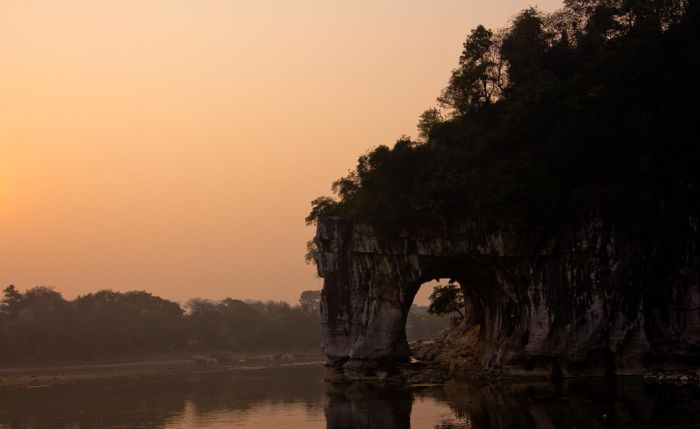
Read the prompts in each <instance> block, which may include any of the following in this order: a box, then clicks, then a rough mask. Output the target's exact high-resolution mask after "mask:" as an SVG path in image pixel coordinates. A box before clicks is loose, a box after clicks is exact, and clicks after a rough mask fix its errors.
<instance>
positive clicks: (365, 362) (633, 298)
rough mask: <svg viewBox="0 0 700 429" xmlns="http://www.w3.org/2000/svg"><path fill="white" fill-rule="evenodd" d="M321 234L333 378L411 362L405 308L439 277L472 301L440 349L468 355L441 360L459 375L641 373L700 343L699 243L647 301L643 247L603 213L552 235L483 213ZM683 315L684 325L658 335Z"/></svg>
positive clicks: (340, 227) (329, 224) (330, 224)
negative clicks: (444, 222) (654, 360)
mask: <svg viewBox="0 0 700 429" xmlns="http://www.w3.org/2000/svg"><path fill="white" fill-rule="evenodd" d="M695 234H696V235H695V236H693V237H691V238H692V239H691V240H690V241H689V243H693V240H694V242H695V243H697V232H696V233H695ZM315 244H316V247H317V252H316V253H315V254H314V258H315V261H316V264H317V268H318V273H319V275H320V276H321V277H323V278H324V288H323V294H322V301H321V314H322V323H323V330H324V343H323V351H324V352H325V354H326V355H327V357H328V363H329V365H328V367H329V368H330V369H331V373H330V375H329V377H333V376H342V377H343V378H349V379H365V378H377V377H380V378H381V377H383V376H386V375H387V374H390V373H391V372H392V371H393V370H394V369H395V368H396V366H397V364H400V363H402V362H405V361H407V360H408V358H409V356H410V350H409V347H408V344H407V342H406V336H405V319H406V315H407V313H408V310H409V309H410V307H411V304H412V302H413V298H414V297H415V294H416V292H417V291H418V288H419V287H420V286H421V284H423V283H424V282H426V281H428V280H430V279H434V278H439V277H450V278H453V279H455V280H456V281H457V282H458V283H459V284H460V285H461V287H462V288H463V291H464V293H465V298H466V299H467V300H469V302H470V303H471V309H472V311H470V316H469V318H467V320H466V321H465V322H464V323H463V326H462V328H461V333H460V332H458V333H457V334H458V337H459V338H458V340H457V341H454V342H451V343H448V344H445V345H444V347H445V348H446V349H451V352H452V353H443V354H442V355H443V356H448V355H449V356H453V357H460V356H461V358H459V359H456V360H455V359H453V360H452V361H443V362H441V364H443V365H444V366H445V367H446V368H447V367H449V369H450V370H451V371H452V372H454V373H469V374H475V373H478V374H492V375H508V376H550V375H552V374H553V373H554V374H555V375H556V374H561V375H578V374H602V373H605V372H610V371H615V372H616V373H618V374H619V373H637V372H639V371H641V369H642V368H643V367H644V365H645V361H646V360H648V359H649V357H650V356H655V355H658V354H659V353H661V354H665V355H667V356H675V355H678V354H684V353H687V352H688V350H689V349H688V344H691V343H692V344H700V341H699V340H700V314H698V312H693V311H692V310H691V307H692V306H693V303H700V290H699V289H700V286H699V284H698V283H699V282H698V274H697V266H698V264H697V257H696V255H695V253H694V249H695V247H692V246H691V247H688V249H685V254H684V255H685V256H684V257H685V260H686V261H687V263H686V269H684V270H683V271H678V269H676V270H675V271H673V272H670V273H669V274H668V276H666V277H664V278H663V279H661V281H662V284H659V285H656V287H661V288H664V287H667V288H669V290H675V292H674V293H670V294H664V296H667V297H668V301H664V302H661V301H658V300H657V301H655V302H654V303H651V304H650V303H649V302H648V301H647V302H645V298H648V296H650V294H649V292H650V290H652V289H649V288H648V287H646V286H645V284H646V283H645V282H647V280H648V279H645V275H647V273H648V272H649V271H650V269H651V268H652V267H651V266H649V265H645V259H644V254H643V252H642V251H641V250H640V249H639V248H638V247H636V246H634V245H631V244H630V243H628V242H626V241H625V240H624V237H620V236H618V235H616V234H615V233H614V232H613V231H612V229H611V228H607V227H605V226H604V225H601V224H598V223H591V224H590V225H587V226H586V227H585V228H581V229H580V230H577V231H571V232H569V233H562V234H559V235H558V236H557V237H554V238H550V239H547V240H545V239H542V238H541V237H539V238H538V236H537V234H535V233H531V232H527V233H524V232H522V231H516V230H514V229H512V228H506V227H503V228H487V227H486V226H484V225H482V224H479V223H476V222H473V223H463V224H460V225H456V226H451V227H440V228H437V227H431V228H422V229H418V228H416V229H415V230H413V231H410V232H403V233H397V234H380V233H377V231H376V230H374V229H373V228H371V227H368V226H366V225H359V224H354V223H352V222H350V221H347V220H345V219H342V218H336V217H329V218H324V219H321V220H320V221H319V223H318V225H317V233H316V237H315ZM689 246H690V244H689ZM688 266H692V268H693V270H691V271H692V273H690V272H689V270H688V269H687V268H688ZM651 295H654V296H656V295H658V294H653V293H652V294H651ZM684 309H685V310H684ZM658 310H663V311H661V312H659V311H658ZM669 312H670V313H673V315H672V316H671V317H666V316H660V314H661V313H664V314H666V315H669V314H670V313H669ZM674 318H676V319H678V318H680V319H682V320H683V329H682V332H678V331H677V330H676V332H675V334H674V335H675V338H673V339H672V340H671V341H669V339H668V338H666V339H665V340H660V338H663V336H664V335H665V334H666V333H668V332H670V331H671V330H672V329H673V328H672V327H671V326H670V324H673V323H675V324H676V325H677V324H678V323H677V322H672V319H674ZM470 329H471V331H470ZM662 343H663V344H662ZM460 359H461V360H460Z"/></svg>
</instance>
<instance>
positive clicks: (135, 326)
mask: <svg viewBox="0 0 700 429" xmlns="http://www.w3.org/2000/svg"><path fill="white" fill-rule="evenodd" d="M320 300H321V292H320V291H317V290H308V291H304V292H302V293H301V296H300V299H299V303H298V304H297V305H290V304H288V303H287V302H282V301H266V302H262V301H241V300H238V299H231V298H227V299H224V300H222V301H210V300H204V299H192V300H190V301H188V302H186V303H185V304H184V305H183V306H180V305H179V304H178V303H176V302H172V301H168V300H166V299H163V298H160V297H157V296H154V295H152V294H150V293H148V292H143V291H133V292H114V291H111V290H102V291H99V292H96V293H90V294H87V295H81V296H79V297H77V298H75V299H73V300H66V299H64V298H63V296H62V295H61V294H60V293H59V292H57V291H55V290H53V289H51V288H48V287H35V288H32V289H29V290H26V291H24V292H21V291H19V290H18V289H17V288H16V287H15V286H12V285H11V286H8V287H6V288H5V289H4V290H3V291H2V294H1V295H0V363H3V364H8V363H9V364H34V363H49V362H51V363H53V362H77V361H80V362H86V361H99V360H105V359H125V358H138V357H142V356H154V355H163V356H166V355H177V354H183V353H191V354H195V353H197V354H198V353H224V352H230V353H236V352H243V353H248V352H279V351H293V350H318V349H319V348H320V345H321V320H320V310H319V304H320ZM414 307H415V306H414ZM444 325H445V321H444V320H439V319H438V318H437V317H436V316H434V315H432V314H428V313H427V307H420V308H419V307H415V309H414V311H412V312H411V313H410V315H409V322H408V324H407V330H408V332H409V338H412V339H418V338H426V337H429V336H431V335H432V334H434V333H435V332H437V331H439V330H441V329H444V327H445V326H444Z"/></svg>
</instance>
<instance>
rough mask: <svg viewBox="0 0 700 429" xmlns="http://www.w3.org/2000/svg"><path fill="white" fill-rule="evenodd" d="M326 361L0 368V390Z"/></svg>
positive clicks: (272, 356)
mask: <svg viewBox="0 0 700 429" xmlns="http://www.w3.org/2000/svg"><path fill="white" fill-rule="evenodd" d="M322 363H325V359H324V357H323V355H322V354H321V353H319V352H297V353H266V354H262V353H261V354H251V355H246V356H240V357H237V358H233V359H231V360H223V361H217V360H216V359H215V358H213V357H210V356H208V355H197V356H192V357H190V358H181V357H178V358H173V359H159V360H135V361H130V362H116V363H88V364H75V365H60V366H56V365H53V366H16V367H14V366H13V367H0V389H19V388H25V389H37V388H42V387H48V386H52V385H56V384H68V383H81V382H92V381H99V380H118V379H139V378H147V377H158V376H165V375H186V374H205V373H216V372H226V371H236V370H238V371H240V370H254V369H263V368H274V367H283V366H298V365H312V364H322Z"/></svg>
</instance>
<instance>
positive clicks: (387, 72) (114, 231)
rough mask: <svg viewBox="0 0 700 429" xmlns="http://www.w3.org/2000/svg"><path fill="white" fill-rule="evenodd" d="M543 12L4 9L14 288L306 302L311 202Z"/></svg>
mask: <svg viewBox="0 0 700 429" xmlns="http://www.w3.org/2000/svg"><path fill="white" fill-rule="evenodd" d="M530 5H538V6H539V7H540V8H541V10H543V11H551V10H553V9H555V8H557V7H559V6H560V5H561V1H554V0H547V1H545V0H541V1H537V2H530V1H526V0H522V1H521V0H517V1H513V0H494V1H492V2H488V3H484V2H478V1H476V0H468V1H457V0H445V1H440V2H416V1H413V2H399V1H396V0H392V1H383V2H369V1H363V2H354V3H352V4H351V3H345V2H328V3H317V2H311V1H300V2H294V3H293V4H292V2H289V3H276V2H223V1H214V0H209V1H198V2H186V1H165V0H154V1H148V2H142V1H139V2H137V1H124V2H111V3H110V4H104V3H102V2H91V1H87V0H76V1H69V2H61V3H60V4H59V3H57V2H56V3H52V2H42V1H36V2H23V1H5V2H3V3H2V5H0V23H1V25H0V40H1V42H0V54H2V56H3V58H4V61H3V67H2V68H0V91H2V93H3V95H4V103H3V114H2V115H0V229H1V230H2V235H3V239H2V240H1V241H0V286H2V287H4V286H6V285H8V284H15V285H16V286H17V287H19V288H20V289H28V288H31V287H34V286H39V285H44V286H52V287H55V288H56V290H57V291H59V292H61V293H63V294H64V296H65V297H66V298H69V299H71V298H74V297H75V296H77V295H79V294H86V293H89V292H94V291H96V290H99V289H113V290H115V291H126V290H146V291H148V292H151V293H153V294H156V295H159V296H162V297H164V298H168V299H172V300H176V301H180V302H184V301H186V300H187V299H189V298H194V297H202V298H210V299H223V298H225V297H234V298H240V299H257V300H271V299H274V300H285V301H289V302H296V301H297V299H298V296H299V293H300V292H301V291H302V290H307V289H319V288H320V287H321V279H318V278H316V276H315V268H314V267H312V266H309V265H306V264H305V263H304V253H305V243H306V241H307V240H308V239H309V238H311V237H312V235H313V228H312V227H308V226H306V225H305V224H304V217H305V216H306V215H307V213H308V211H309V209H310V205H309V203H310V201H311V200H312V199H314V198H315V197H316V196H318V195H322V194H328V193H330V190H329V187H330V184H331V183H332V181H334V180H335V179H337V178H339V177H340V176H343V175H345V174H346V173H347V171H348V169H350V168H352V167H353V166H354V164H355V161H356V160H357V157H358V156H359V155H360V154H362V153H364V152H365V151H367V150H368V149H369V148H372V147H374V146H377V145H380V144H392V143H393V142H394V141H395V140H396V138H398V137H399V136H400V135H402V134H407V135H412V136H415V135H416V130H415V125H416V122H417V119H418V115H419V114H420V113H421V112H422V111H424V110H425V109H427V108H430V107H433V106H434V105H435V98H436V97H437V96H438V94H439V92H440V89H442V88H443V87H444V86H445V85H446V83H447V81H448V78H449V76H450V72H451V70H452V68H454V67H455V66H456V64H457V61H458V58H459V54H460V52H461V50H462V43H463V41H464V39H465V37H466V36H467V34H468V33H469V30H470V29H472V28H473V27H475V26H476V25H478V24H484V25H486V26H488V27H491V28H494V29H495V28H498V27H502V26H504V25H506V24H507V21H508V19H509V18H510V17H511V16H512V15H513V14H514V13H515V12H516V11H518V10H519V9H523V8H526V7H528V6H530ZM425 295H427V293H426V290H425V288H424V289H423V291H422V293H421V298H419V299H418V300H417V301H416V303H419V304H424V303H425Z"/></svg>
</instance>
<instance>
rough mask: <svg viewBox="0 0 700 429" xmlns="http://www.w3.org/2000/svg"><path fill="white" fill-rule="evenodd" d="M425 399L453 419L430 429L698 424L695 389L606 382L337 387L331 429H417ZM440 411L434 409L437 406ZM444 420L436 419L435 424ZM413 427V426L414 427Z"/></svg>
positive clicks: (330, 407)
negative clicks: (443, 406) (447, 410)
mask: <svg viewBox="0 0 700 429" xmlns="http://www.w3.org/2000/svg"><path fill="white" fill-rule="evenodd" d="M424 399H432V400H433V401H434V403H437V404H441V403H442V404H446V405H449V407H450V408H451V410H452V416H450V418H444V417H442V418H437V419H436V420H435V421H434V423H433V424H432V425H431V426H430V427H434V428H440V429H448V428H455V429H456V428H460V429H461V428H474V429H481V428H512V427H517V428H562V427H570V428H576V427H580V428H604V427H640V426H643V427H651V428H657V427H658V428H662V427H671V426H681V427H685V426H686V425H698V424H700V392H699V391H698V389H697V388H690V387H687V388H684V387H678V386H659V385H655V386H652V385H645V384H644V383H643V382H642V380H626V381H625V380H623V381H619V382H618V383H615V384H611V383H609V382H606V381H605V380H603V379H599V380H598V379H594V380H585V381H571V382H568V383H567V384H566V385H553V384H552V383H550V382H537V383H532V382H530V383H525V382H523V383H504V384H484V385H479V384H471V385H466V384H449V385H447V386H445V387H430V388H422V389H421V388H419V389H413V390H412V391H407V390H403V389H394V390H392V389H387V388H372V387H365V388H359V387H355V386H352V387H346V388H340V389H338V388H336V389H334V390H333V391H332V392H331V393H329V400H328V402H327V404H326V418H327V420H328V428H329V429H349V428H353V429H365V428H367V429H369V428H389V429H403V428H410V427H413V429H416V428H417V427H424V426H416V417H417V415H419V414H425V412H424V411H423V412H419V410H417V409H416V408H417V405H419V406H420V407H425V406H426V405H425V404H421V402H423V400H424ZM433 406H434V405H433ZM439 414H440V413H436V412H433V415H434V416H435V417H438V416H439ZM409 416H411V417H410V418H409ZM409 421H410V422H412V423H413V425H411V424H410V423H409Z"/></svg>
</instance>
